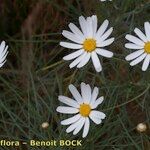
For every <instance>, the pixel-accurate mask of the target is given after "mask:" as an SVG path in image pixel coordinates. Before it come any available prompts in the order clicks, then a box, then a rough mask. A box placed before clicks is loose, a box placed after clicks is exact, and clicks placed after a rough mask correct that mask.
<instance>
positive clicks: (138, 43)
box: [125, 34, 144, 46]
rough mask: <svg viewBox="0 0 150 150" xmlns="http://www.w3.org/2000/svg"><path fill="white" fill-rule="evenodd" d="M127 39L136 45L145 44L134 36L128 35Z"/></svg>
mask: <svg viewBox="0 0 150 150" xmlns="http://www.w3.org/2000/svg"><path fill="white" fill-rule="evenodd" d="M125 38H126V39H127V40H129V41H130V42H132V43H134V44H136V45H139V46H144V42H143V41H141V40H140V39H139V38H137V37H135V36H133V35H129V34H127V35H126V37H125Z"/></svg>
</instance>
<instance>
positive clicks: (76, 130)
mask: <svg viewBox="0 0 150 150" xmlns="http://www.w3.org/2000/svg"><path fill="white" fill-rule="evenodd" d="M84 123H85V118H84V117H82V119H81V120H80V121H78V123H77V126H76V128H75V130H74V131H73V135H76V134H77V133H78V132H79V131H80V130H81V129H82V127H83V125H84Z"/></svg>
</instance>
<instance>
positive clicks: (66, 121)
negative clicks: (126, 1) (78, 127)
mask: <svg viewBox="0 0 150 150" xmlns="http://www.w3.org/2000/svg"><path fill="white" fill-rule="evenodd" d="M80 118H81V115H80V114H77V115H75V116H73V117H70V118H68V119H65V120H63V121H61V125H69V124H72V123H74V122H77V121H78V120H79V119H80Z"/></svg>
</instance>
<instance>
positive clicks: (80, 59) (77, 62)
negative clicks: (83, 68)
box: [69, 52, 87, 68]
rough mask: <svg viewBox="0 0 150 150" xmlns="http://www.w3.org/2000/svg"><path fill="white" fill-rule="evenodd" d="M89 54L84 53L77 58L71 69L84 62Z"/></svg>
mask: <svg viewBox="0 0 150 150" xmlns="http://www.w3.org/2000/svg"><path fill="white" fill-rule="evenodd" d="M86 54H87V52H84V53H83V54H82V55H80V56H79V57H78V58H76V59H75V60H74V61H73V62H72V63H71V64H70V65H69V67H70V68H73V67H75V66H76V65H78V64H79V63H80V61H82V60H83V59H84V58H85V56H86Z"/></svg>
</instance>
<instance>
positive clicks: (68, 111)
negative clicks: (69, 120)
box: [56, 106, 79, 114]
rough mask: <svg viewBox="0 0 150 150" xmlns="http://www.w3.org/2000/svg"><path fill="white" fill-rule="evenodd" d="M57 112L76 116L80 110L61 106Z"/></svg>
mask: <svg viewBox="0 0 150 150" xmlns="http://www.w3.org/2000/svg"><path fill="white" fill-rule="evenodd" d="M56 111H57V112H59V113H63V114H76V113H78V112H79V109H77V108H73V107H66V106H59V107H57V109H56Z"/></svg>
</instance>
